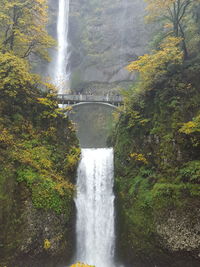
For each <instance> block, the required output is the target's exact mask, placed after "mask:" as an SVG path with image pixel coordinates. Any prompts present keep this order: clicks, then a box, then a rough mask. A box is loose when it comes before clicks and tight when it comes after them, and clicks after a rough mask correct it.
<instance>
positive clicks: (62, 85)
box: [53, 0, 70, 94]
mask: <svg viewBox="0 0 200 267" xmlns="http://www.w3.org/2000/svg"><path fill="white" fill-rule="evenodd" d="M68 26H69V0H59V11H58V20H57V42H58V51H57V55H56V64H55V72H54V81H53V82H54V84H55V85H56V86H57V87H58V93H60V94H62V93H64V92H65V91H66V90H67V89H69V88H68V87H69V77H70V71H69V68H68V61H69V51H68V46H69V45H68V29H69V27H68Z"/></svg>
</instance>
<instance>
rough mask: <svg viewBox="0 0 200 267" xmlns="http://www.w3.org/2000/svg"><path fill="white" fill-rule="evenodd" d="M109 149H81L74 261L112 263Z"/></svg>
mask: <svg viewBox="0 0 200 267" xmlns="http://www.w3.org/2000/svg"><path fill="white" fill-rule="evenodd" d="M113 183H114V178H113V149H110V148H103V149H82V160H81V162H80V164H79V168H78V180H77V197H76V199H75V202H76V208H77V223H76V237H77V256H76V258H77V261H80V262H83V263H86V264H90V265H95V267H114V263H113V259H114V244H115V231H114V194H113Z"/></svg>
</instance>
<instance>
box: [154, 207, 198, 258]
mask: <svg viewBox="0 0 200 267" xmlns="http://www.w3.org/2000/svg"><path fill="white" fill-rule="evenodd" d="M156 230H157V234H158V235H159V236H160V237H161V240H163V242H162V245H163V246H164V247H165V248H166V249H168V250H169V251H171V252H180V251H185V252H188V253H190V254H191V255H192V256H193V257H195V258H196V259H199V260H200V253H199V251H200V235H199V233H200V210H199V209H193V210H190V211H189V210H187V211H185V212H184V213H183V212H182V213H179V212H177V211H171V212H170V213H169V216H168V217H167V218H165V220H160V221H157V227H156Z"/></svg>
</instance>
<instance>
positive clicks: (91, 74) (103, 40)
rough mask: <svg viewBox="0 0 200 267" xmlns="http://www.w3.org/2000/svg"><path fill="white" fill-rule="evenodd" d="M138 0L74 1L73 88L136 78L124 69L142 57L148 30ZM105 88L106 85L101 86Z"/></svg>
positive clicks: (72, 33)
mask: <svg viewBox="0 0 200 267" xmlns="http://www.w3.org/2000/svg"><path fill="white" fill-rule="evenodd" d="M144 16H145V3H144V1H141V0H135V1H132V0H122V1H119V0H116V1H111V0H101V1H100V0H98V1H94V0H84V1H83V0H75V1H72V2H71V6H70V21H69V22H70V23H69V40H70V42H71V58H70V62H71V71H72V77H71V79H72V88H73V87H74V88H77V87H81V86H83V84H84V83H90V84H91V83H92V82H99V83H104V84H105V83H107V84H113V87H115V86H116V85H114V83H115V82H121V81H131V80H133V79H134V78H135V77H134V75H131V74H130V73H128V71H126V70H125V69H124V67H125V66H126V65H127V64H128V63H129V62H130V61H132V60H134V59H136V58H137V57H138V56H140V55H142V54H144V52H145V50H146V46H147V43H148V40H149V34H148V33H149V29H147V26H146V25H145V23H144ZM104 87H105V86H104Z"/></svg>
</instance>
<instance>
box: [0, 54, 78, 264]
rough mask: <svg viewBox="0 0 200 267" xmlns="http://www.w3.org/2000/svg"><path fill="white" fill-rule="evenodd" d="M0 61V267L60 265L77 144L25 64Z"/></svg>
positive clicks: (65, 254)
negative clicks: (0, 68) (0, 65)
mask: <svg viewBox="0 0 200 267" xmlns="http://www.w3.org/2000/svg"><path fill="white" fill-rule="evenodd" d="M0 56H1V62H2V72H1V77H0V80H1V81H2V86H1V90H0V114H1V116H0V117H1V118H0V266H7V267H10V266H17V267H18V266H19V267H21V266H29V267H32V266H33V267H36V266H37V267H38V266H39V267H46V266H57V265H58V264H59V263H62V264H63V266H64V263H65V264H66V261H67V260H69V257H71V256H72V247H73V240H74V239H73V237H74V235H73V225H74V217H75V209H74V201H73V196H74V192H75V186H74V178H75V172H76V167H77V163H78V160H79V153H80V150H79V146H78V140H77V138H76V135H75V131H74V129H73V125H72V123H71V122H70V121H69V119H68V118H67V117H66V116H65V115H64V114H63V112H62V111H61V110H60V109H58V103H57V101H56V100H55V96H54V95H52V94H50V93H42V92H41V91H40V90H38V89H37V87H36V86H37V85H38V83H37V81H38V80H37V79H36V77H35V75H33V74H31V73H30V72H29V68H28V66H27V65H26V64H25V62H24V61H23V60H22V59H19V58H18V57H16V56H14V55H13V54H9V53H7V54H6V56H5V54H0ZM23 64H24V65H23ZM22 70H23V71H22ZM5 73H7V76H6V78H5V76H4V74H5ZM5 80H6V81H7V83H5ZM5 84H6V86H5ZM18 85H20V86H18Z"/></svg>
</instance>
